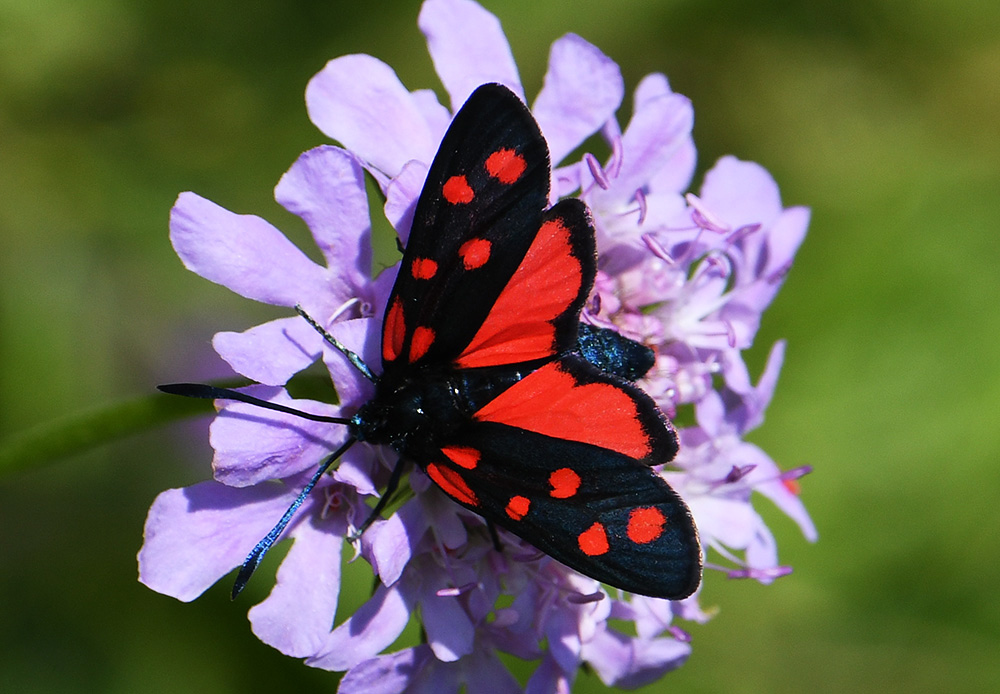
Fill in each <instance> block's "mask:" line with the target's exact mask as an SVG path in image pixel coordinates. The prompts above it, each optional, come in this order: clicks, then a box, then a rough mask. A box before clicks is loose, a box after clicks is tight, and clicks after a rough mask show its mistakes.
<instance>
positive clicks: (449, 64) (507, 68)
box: [417, 0, 524, 161]
mask: <svg viewBox="0 0 1000 694" xmlns="http://www.w3.org/2000/svg"><path fill="white" fill-rule="evenodd" d="M417 25H418V26H419V27H420V30H421V31H422V32H423V33H424V36H426V37H427V50H428V51H429V52H430V54H431V60H433V61H434V69H435V70H436V71H437V74H438V76H439V77H440V78H441V83H442V84H443V85H444V88H445V90H446V91H447V92H448V95H449V96H450V97H451V110H452V111H453V112H454V111H457V110H458V109H459V108H460V107H461V106H462V104H464V103H465V100H466V99H468V98H469V95H470V94H472V92H473V91H474V90H475V89H476V87H478V86H479V85H481V84H485V83H487V82H499V83H500V84H503V85H506V86H508V87H510V89H511V90H512V91H513V92H514V93H515V94H517V95H518V96H521V97H522V98H523V96H524V91H523V90H522V88H521V79H520V77H518V74H517V65H516V64H515V63H514V56H513V55H511V52H510V45H509V44H508V43H507V37H506V36H504V33H503V28H502V27H501V26H500V20H498V19H497V18H496V17H495V16H494V15H493V14H491V13H490V12H487V11H486V10H485V9H483V7H482V6H481V5H479V4H478V3H475V2H472V1H471V0H425V2H424V4H423V6H422V7H421V8H420V16H419V17H418V19H417ZM421 161H430V160H429V159H421Z"/></svg>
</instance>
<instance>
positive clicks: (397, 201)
mask: <svg viewBox="0 0 1000 694" xmlns="http://www.w3.org/2000/svg"><path fill="white" fill-rule="evenodd" d="M426 179H427V164H426V163H424V162H421V161H411V162H407V164H406V166H404V167H403V170H402V171H401V172H400V173H399V175H398V176H396V177H395V178H394V179H392V180H391V181H390V182H389V185H388V186H386V189H385V217H386V219H388V220H389V223H390V224H392V226H393V228H394V229H395V230H396V233H397V234H398V235H399V240H400V241H402V242H403V244H404V245H405V244H406V239H407V238H408V237H409V235H410V226H412V224H413V210H414V208H416V205H417V198H418V197H420V191H421V190H422V189H423V187H424V181H425V180H426Z"/></svg>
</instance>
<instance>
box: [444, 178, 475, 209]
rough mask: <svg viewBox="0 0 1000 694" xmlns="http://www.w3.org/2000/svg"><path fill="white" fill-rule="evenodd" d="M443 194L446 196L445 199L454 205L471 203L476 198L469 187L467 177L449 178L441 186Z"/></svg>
mask: <svg viewBox="0 0 1000 694" xmlns="http://www.w3.org/2000/svg"><path fill="white" fill-rule="evenodd" d="M441 193H442V194H443V195H444V199H445V200H447V201H448V202H450V203H451V204H452V205H458V204H465V203H470V202H472V199H473V198H474V197H476V194H475V193H473V192H472V188H470V187H469V182H468V181H467V180H466V179H465V176H452V177H451V178H449V179H448V180H447V181H445V182H444V185H443V186H441Z"/></svg>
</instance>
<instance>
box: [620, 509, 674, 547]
mask: <svg viewBox="0 0 1000 694" xmlns="http://www.w3.org/2000/svg"><path fill="white" fill-rule="evenodd" d="M666 524H667V519H666V517H665V516H664V515H663V511H661V510H660V509H658V508H656V507H652V506H651V507H648V508H634V509H632V512H631V513H630V514H629V516H628V538H629V539H630V540H632V542H635V543H636V544H640V545H644V544H646V543H647V542H652V541H653V540H655V539H656V538H658V537H659V536H660V535H662V534H663V526H665V525H666Z"/></svg>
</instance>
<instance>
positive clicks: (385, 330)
mask: <svg viewBox="0 0 1000 694" xmlns="http://www.w3.org/2000/svg"><path fill="white" fill-rule="evenodd" d="M404 337H406V322H405V321H404V320H403V303H402V302H401V301H400V300H399V297H396V300H395V301H393V302H392V306H390V307H389V310H388V311H386V312H385V324H384V325H383V326H382V359H383V360H384V361H396V359H398V358H399V353H400V351H401V350H402V349H403V338H404Z"/></svg>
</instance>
